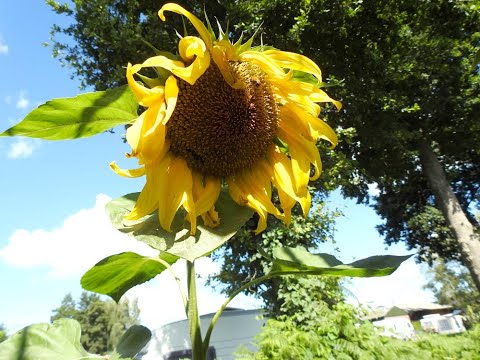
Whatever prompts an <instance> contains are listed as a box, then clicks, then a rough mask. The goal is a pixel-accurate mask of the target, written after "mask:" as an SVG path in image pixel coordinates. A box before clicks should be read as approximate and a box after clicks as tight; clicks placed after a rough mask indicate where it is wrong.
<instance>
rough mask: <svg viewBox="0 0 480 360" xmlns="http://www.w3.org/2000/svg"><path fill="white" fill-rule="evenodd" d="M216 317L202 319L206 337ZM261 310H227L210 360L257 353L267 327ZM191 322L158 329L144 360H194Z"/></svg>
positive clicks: (214, 337)
mask: <svg viewBox="0 0 480 360" xmlns="http://www.w3.org/2000/svg"><path fill="white" fill-rule="evenodd" d="M213 315H214V314H213V313H212V314H206V315H202V316H200V327H201V329H202V336H205V332H206V331H207V329H208V326H209V325H210V321H211V320H212V318H213ZM265 321H266V320H265V319H264V318H263V316H262V311H261V310H242V309H231V308H227V309H226V310H225V311H224V312H223V314H222V316H220V318H219V319H218V321H217V323H216V325H215V328H214V330H213V332H212V336H211V338H210V348H209V350H208V355H207V360H214V359H216V360H233V359H234V356H233V355H234V353H235V351H236V350H237V349H238V348H239V347H240V346H243V347H246V348H247V349H250V350H253V351H255V346H254V345H253V340H254V337H255V335H257V334H258V333H259V332H260V331H261V330H262V326H263V325H264V324H265ZM191 358H192V351H191V346H190V334H189V328H188V322H187V320H181V321H176V322H173V323H170V324H167V325H164V326H162V327H161V328H160V329H157V330H154V331H153V335H152V339H151V340H150V343H148V345H147V346H146V347H145V349H144V350H142V352H141V353H140V354H139V356H138V357H137V359H141V360H181V359H191Z"/></svg>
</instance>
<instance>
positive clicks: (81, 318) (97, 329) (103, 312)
mask: <svg viewBox="0 0 480 360" xmlns="http://www.w3.org/2000/svg"><path fill="white" fill-rule="evenodd" d="M52 312H53V315H52V316H51V318H50V321H52V322H53V321H55V320H58V319H60V318H69V319H75V320H77V321H78V322H79V323H80V325H81V328H82V336H81V343H82V346H83V347H84V348H85V349H86V350H87V351H89V352H92V353H96V354H103V353H106V352H109V351H111V350H112V349H113V348H114V346H115V345H116V344H117V343H118V341H119V340H120V337H121V336H122V335H123V333H124V332H125V331H126V330H127V329H128V328H129V327H130V326H132V325H135V324H138V323H139V314H140V310H139V308H138V305H137V301H134V302H133V303H129V301H128V299H125V300H122V301H120V303H118V304H116V303H115V302H114V301H112V300H107V301H105V300H102V298H100V296H98V295H96V294H93V293H88V292H86V291H84V292H82V294H81V296H80V299H79V300H78V301H75V300H74V299H73V297H72V296H71V294H67V295H66V296H65V297H64V298H63V300H62V303H61V305H60V307H58V308H56V309H54V310H53V311H52Z"/></svg>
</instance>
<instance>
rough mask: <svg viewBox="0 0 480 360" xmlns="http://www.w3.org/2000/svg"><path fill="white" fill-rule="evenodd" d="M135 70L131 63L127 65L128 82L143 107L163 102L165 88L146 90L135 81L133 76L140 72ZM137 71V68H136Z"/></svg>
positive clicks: (157, 87) (158, 87)
mask: <svg viewBox="0 0 480 360" xmlns="http://www.w3.org/2000/svg"><path fill="white" fill-rule="evenodd" d="M134 68H135V67H133V66H132V65H131V64H130V63H129V64H128V65H127V82H128V86H129V87H130V89H131V90H132V92H133V93H134V94H135V97H136V98H137V100H138V103H139V104H140V105H142V106H146V107H148V106H150V105H151V104H153V103H158V102H161V101H163V94H164V88H163V86H156V87H154V88H153V89H149V88H146V87H145V86H143V85H140V84H139V83H138V82H136V81H135V79H134V78H133V75H134V74H136V73H137V72H138V70H140V69H138V70H136V71H134ZM135 69H136V68H135Z"/></svg>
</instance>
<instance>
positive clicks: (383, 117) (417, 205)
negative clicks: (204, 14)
mask: <svg viewBox="0 0 480 360" xmlns="http://www.w3.org/2000/svg"><path fill="white" fill-rule="evenodd" d="M479 9H480V4H479V2H478V1H465V2H451V1H447V0H442V1H429V0H424V1H411V0H403V1H392V0H382V1H372V0H368V1H353V0H352V1H347V0H345V1H327V0H317V1H300V2H298V1H267V0H264V1H255V2H253V1H252V2H250V1H248V2H241V3H240V4H239V6H238V7H237V8H236V9H235V16H234V17H235V18H236V19H239V21H236V23H240V24H241V29H244V30H246V31H247V32H248V31H250V32H251V31H252V30H253V29H254V28H256V27H257V26H259V25H260V24H261V23H263V24H264V26H265V28H267V29H268V32H267V33H266V34H265V36H264V38H263V41H264V42H265V43H268V44H270V45H273V46H275V47H281V48H287V49H289V48H290V49H300V51H302V52H303V53H304V54H305V55H307V56H309V57H311V58H313V59H314V60H316V61H317V63H319V64H320V66H321V68H322V69H323V70H324V71H325V73H326V74H331V75H330V77H334V78H337V79H342V80H344V82H343V83H342V84H343V86H341V87H335V88H332V90H331V92H332V93H336V98H340V99H341V100H342V102H343V104H344V108H345V109H346V111H345V112H344V113H343V114H342V115H341V116H338V117H331V119H332V120H334V121H335V122H336V124H337V125H338V126H339V127H340V128H342V129H349V128H350V129H352V133H353V136H352V137H351V138H349V139H347V140H348V141H344V142H342V143H340V145H339V147H338V152H341V153H342V154H344V156H343V157H342V158H343V159H346V160H347V162H348V161H349V159H350V164H348V165H347V166H345V167H344V168H343V170H349V169H354V170H353V171H351V172H350V173H348V172H345V171H340V172H338V169H337V168H333V170H334V171H335V172H336V173H338V174H339V176H337V177H335V174H334V176H333V179H334V180H337V184H340V185H341V186H342V191H343V193H344V194H345V195H346V196H351V197H356V198H357V199H358V201H360V202H366V203H368V202H369V201H370V200H372V199H371V197H369V195H368V184H371V183H376V184H377V186H378V189H379V191H380V194H379V195H378V197H376V198H374V199H373V200H375V202H374V203H373V206H374V208H375V209H376V211H377V212H378V213H379V215H381V216H382V218H383V219H384V220H385V223H384V224H382V225H381V226H379V230H380V232H381V233H382V234H383V235H384V236H385V239H386V242H387V243H388V244H391V243H393V242H398V241H403V242H405V243H406V244H407V246H409V247H410V248H416V249H417V250H418V252H419V258H420V259H421V260H425V261H429V262H431V261H432V259H433V258H435V256H436V255H437V254H438V255H440V256H441V257H444V258H447V259H461V261H462V262H463V263H464V264H465V265H466V266H467V267H468V269H469V271H470V273H471V275H472V278H473V279H474V282H475V284H476V286H477V288H479V289H480V238H479V235H478V223H477V222H476V221H475V219H474V217H473V216H472V213H471V210H472V207H475V206H477V205H478V191H479V182H478V179H479V178H480V177H479V174H480V161H479V160H480V159H479V155H480V151H479V146H478V140H479V135H480V131H479V130H480V129H479V126H478V123H479V122H478V117H479V114H480V111H479V104H480V101H479V99H480V97H479V96H478V95H479V83H480V81H479V73H478V71H477V66H476V65H477V63H478V57H477V54H478V51H479V42H478V39H479V37H480V34H479V31H478V24H479V16H480V12H479ZM249 19H253V21H248V20H249ZM438 19H442V20H441V21H439V20H438ZM245 24H248V25H247V26H245ZM334 95H335V94H334ZM327 169H328V168H327ZM327 171H328V170H327ZM339 177H341V178H342V179H339Z"/></svg>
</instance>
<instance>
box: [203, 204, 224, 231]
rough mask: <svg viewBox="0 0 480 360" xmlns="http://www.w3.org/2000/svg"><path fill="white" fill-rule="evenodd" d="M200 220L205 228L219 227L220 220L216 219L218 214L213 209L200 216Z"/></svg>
mask: <svg viewBox="0 0 480 360" xmlns="http://www.w3.org/2000/svg"><path fill="white" fill-rule="evenodd" d="M202 220H203V223H204V224H205V225H206V226H208V227H211V228H215V227H217V226H218V225H220V218H219V217H218V212H216V211H215V208H214V207H212V208H211V209H210V210H208V211H207V212H206V213H204V214H202Z"/></svg>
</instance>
